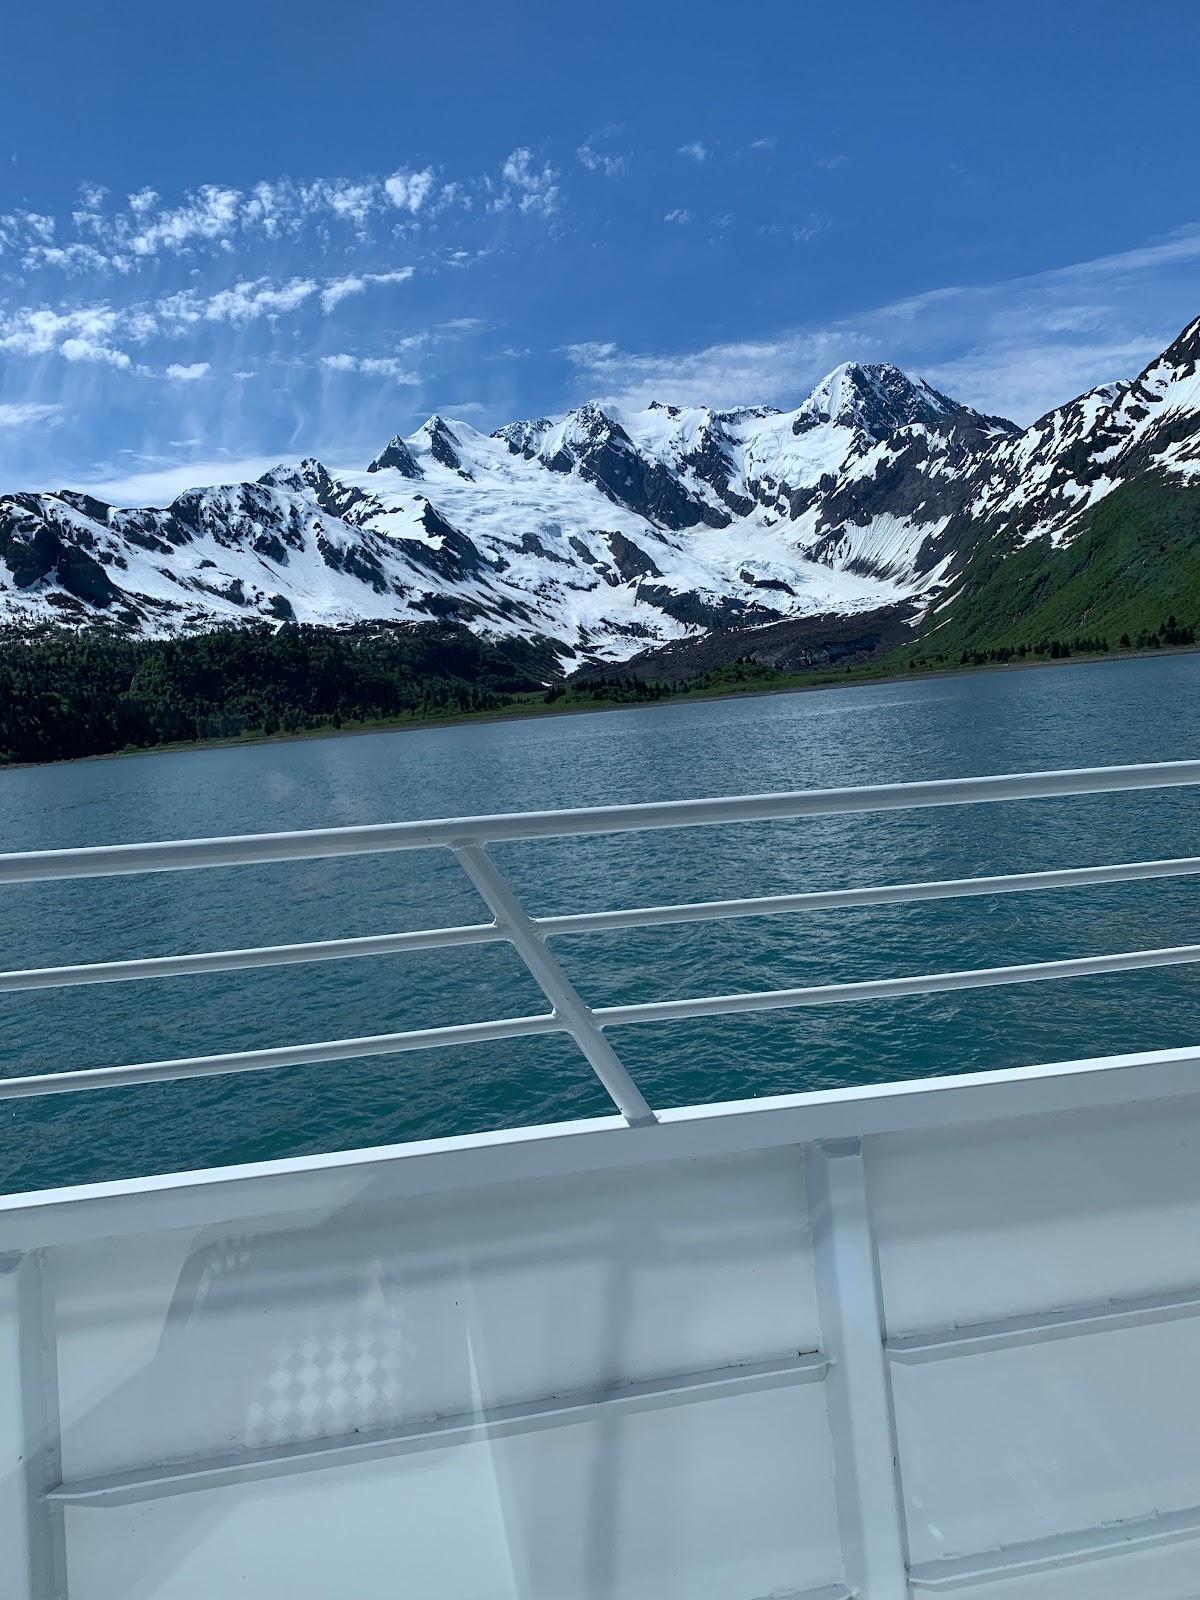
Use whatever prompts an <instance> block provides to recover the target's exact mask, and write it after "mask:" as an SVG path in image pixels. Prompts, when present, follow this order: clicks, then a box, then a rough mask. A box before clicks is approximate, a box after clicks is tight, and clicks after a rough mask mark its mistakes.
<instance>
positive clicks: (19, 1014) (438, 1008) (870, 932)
mask: <svg viewBox="0 0 1200 1600" xmlns="http://www.w3.org/2000/svg"><path fill="white" fill-rule="evenodd" d="M1198 725H1200V655H1190V656H1173V657H1169V658H1162V659H1157V660H1146V661H1127V662H1106V663H1102V664H1097V665H1090V666H1083V665H1080V666H1070V665H1068V666H1062V667H1057V668H1053V669H1047V670H1043V671H1025V672H1005V673H994V674H983V675H973V676H965V677H960V678H954V677H950V678H942V679H925V680H922V681H919V682H913V683H908V682H904V683H898V684H884V685H879V686H874V687H867V688H853V689H845V690H840V689H839V690H830V691H826V692H823V693H820V694H792V695H772V696H761V697H755V698H749V699H743V700H730V701H723V702H712V703H707V704H691V705H678V706H667V707H658V708H653V709H647V710H630V711H620V712H612V713H607V714H603V715H592V716H579V717H569V718H556V719H547V720H543V721H529V722H512V723H499V724H491V725H488V726H475V727H458V728H443V729H429V730H426V731H422V732H405V733H397V734H381V735H374V736H370V737H359V738H353V737H349V738H336V739H322V740H315V741H311V742H297V743H291V744H288V743H281V744H274V745H263V746H258V747H246V748H241V749H231V750H205V751H194V752H186V753H178V754H163V755H147V756H139V757H133V758H129V759H124V760H117V761H98V762H83V763H77V764H73V765H67V766H57V767H44V768H37V769H29V770H23V771H12V772H7V773H2V774H0V849H4V850H21V849H38V848H55V847H64V846H69V845H87V844H109V843H118V842H121V841H124V840H134V839H169V838H187V837H192V836H198V835H203V834H222V833H241V832H254V831H260V830H274V829H287V828H307V827H315V826H321V825H345V824H352V823H366V822H382V821H390V820H395V819H401V818H416V817H436V816H443V815H462V814H464V813H471V812H480V811H509V810H514V811H515V810H523V809H528V808H543V807H553V806H566V805H587V804H603V803H611V802H621V801H638V800H653V799H665V798H671V799H675V798H685V797H688V796H692V795H705V794H737V793H745V792H754V791H762V790H769V789H803V788H810V787H818V786H820V787H824V786H828V785H834V784H853V783H876V782H894V781H899V780H911V779H917V778H944V777H959V776H967V775H971V774H977V773H990V772H1005V771H1020V770H1029V769H1035V768H1046V767H1069V766H1090V765H1105V764H1111V763H1118V762H1133V761H1158V760H1174V759H1181V758H1185V757H1194V756H1196V755H1197V754H1198V753H1200V739H1198V738H1197V734H1196V729H1197V726H1198ZM1198 851H1200V793H1196V792H1193V791H1189V790H1176V791H1167V792H1164V793H1162V794H1158V795H1132V796H1096V797H1091V798H1085V799H1079V800H1065V801H1063V800H1060V801H1038V802H1032V803H1028V802H1027V803H1025V804H1023V805H1006V806H995V807H988V808H986V809H984V808H979V807H973V808H972V807H968V808H965V809H963V810H939V811H930V812H912V813H902V812H897V813H891V814H887V815H881V816H875V817H871V816H866V817H837V818H826V819H814V820H808V821H800V822H794V823H774V824H770V825H759V826H753V827H738V828H722V829H707V830H702V831H701V830H685V831H680V832H677V833H654V834H647V835H644V836H640V837H639V836H636V835H626V836H623V837H619V838H613V839H594V840H574V841H561V842H560V841H546V842H542V843H535V844H527V845H520V846H511V847H507V848H503V849H500V850H498V851H497V852H496V854H497V858H498V859H499V860H500V861H501V864H502V865H503V866H504V867H505V869H506V870H507V871H508V872H509V873H510V874H511V876H512V878H513V880H514V882H515V883H516V885H517V886H518V888H519V889H520V891H521V892H522V893H523V894H524V896H525V899H526V904H527V905H528V906H529V908H530V909H531V910H533V911H536V912H538V913H553V912H561V911H569V910H578V909H593V908H594V909H600V908H603V907H607V906H620V905H636V904H645V903H650V902H661V901H665V900H676V899H678V900H683V899H693V898H717V897H721V896H728V895H746V894H766V893H779V892H786V891H790V890H800V889H815V888H821V887H832V886H837V885H844V884H867V883H875V882H887V881H901V880H909V879H916V878H924V877H957V876H967V875H974V874H981V873H991V872H999V871H1015V870H1022V869H1035V868H1039V867H1049V866H1054V865H1084V864H1088V863H1092V862H1098V861H1108V860H1114V861H1115V860H1128V859H1134V858H1145V857H1150V856H1156V855H1183V854H1194V853H1197V852H1198ZM0 896H2V902H0V903H2V905H3V918H2V921H0V964H2V965H3V967H5V968H10V967H22V966H42V965H52V964H53V965H57V964H61V963H65V962H74V961H85V960H104V959H116V958H119V957H122V956H129V955H133V954H139V953H140V954H169V953H171V952H173V951H188V950H202V949H214V948H218V949H219V948H229V947H230V946H242V945H253V944H266V943H281V942H287V941H292V940H301V939H319V938H325V937H335V936H341V935H353V934H367V933H376V932H380V931H384V930H391V929H402V928H413V927H421V926H428V925H430V924H433V923H438V922H446V923H454V922H464V921H475V920H479V919H481V918H482V917H483V915H484V913H483V911H482V908H481V906H480V905H479V903H478V902H477V901H476V900H475V897H474V894H473V891H472V890H471V889H470V888H469V886H468V885H467V884H466V883H465V881H464V880H463V879H462V878H461V876H460V875H459V873H458V870H457V868H456V867H455V866H454V864H453V862H452V861H451V860H450V859H449V857H445V856H442V855H441V854H439V853H436V852H433V853H429V854H425V853H420V854H415V853H414V854H405V855H398V856H391V857H388V856H381V857H373V858H372V857H364V858H361V859H357V860H350V861H341V862H336V861H335V862H311V863H296V864H288V865H280V866H272V867H250V868H240V869H231V870H223V871H210V872H197V873H176V874H167V875H162V876H150V877H142V878H125V879H109V880H107V881H105V880H100V881H97V882H79V883H57V884H29V885H16V886H10V887H7V888H3V889H0ZM1191 941H1200V895H1198V890H1197V885H1196V884H1195V883H1194V882H1192V881H1188V880H1179V881H1176V882H1174V883H1172V882H1162V883H1152V884H1130V885H1123V886H1119V887H1112V888H1106V889H1089V890H1076V891H1058V892H1055V893H1049V894H1039V895H1020V896H1007V897H997V898H995V899H979V900H968V901H961V902H957V903H956V902H953V901H949V902H943V903H941V904H931V905H925V906H913V907H897V908H873V909H864V910H857V911H845V910H843V911H830V912H823V913H817V914H812V915H807V916H803V917H787V918H774V919H758V920H747V921H740V922H734V923H726V924H712V925H696V926H692V927H685V928H664V929H655V930H644V931H641V932H636V933H629V932H625V933H618V934H613V935H606V936H603V937H592V938H588V939H583V938H571V939H564V940H560V941H558V942H557V948H558V950H559V952H560V954H561V956H562V958H563V960H564V962H565V963H566V965H567V968H568V970H569V971H570V972H571V974H572V975H573V976H574V977H575V978H576V980H577V981H578V983H579V985H580V987H581V988H582V990H583V992H584V994H585V995H586V997H587V998H588V999H589V1000H591V1001H593V1002H594V1003H597V1004H609V1003H611V1004H622V1003H626V1002H630V1001H635V1000H642V999H653V998H663V997H672V996H682V995H689V994H698V993H704V992H709V993H712V992H719V991H728V990H731V989H758V988H774V987H780V986H784V985H794V984H802V983H809V982H822V981H833V980H850V979H856V978H868V977H873V976H886V975H889V974H900V973H905V972H921V971H931V970H935V969H938V968H958V967H970V966H990V965H997V964H1000V963H1008V962H1017V961H1028V960H1038V959H1047V958H1049V957H1052V956H1056V955H1063V956H1066V955H1072V954H1084V953H1090V952H1096V951H1105V950H1117V949H1121V948H1132V947H1137V946H1153V945H1158V944H1174V943H1182V942H1191ZM0 1007H2V1012H0V1015H2V1017H3V1026H2V1028H0V1072H3V1073H6V1074H20V1073H30V1072H37V1071H50V1070H55V1069H64V1068H71V1067H88V1066H105V1065H110V1064H116V1063H120V1062H123V1061H133V1060H154V1059H160V1058H164V1057H171V1056H186V1055H195V1054H202V1053H206V1052H209V1051H215V1050H224V1049H242V1048H245V1049H250V1048H258V1047H263V1046H267V1045H272V1044H283V1043H296V1042H301V1041H306V1040H317V1039H328V1038H336V1037H342V1036H346V1035H355V1034H371V1033H380V1032H387V1031H390V1030H393V1029H400V1028H413V1027H423V1026H430V1025H436V1024H438V1023H444V1022H450V1021H460V1020H475V1019H482V1018H487V1017H492V1016H501V1015H505V1014H517V1013H523V1012H530V1011H538V1010H541V1009H544V1007H543V1002H542V1000H541V997H540V995H539V993H538V992H537V991H536V990H535V988H534V986H533V984H532V981H531V980H530V979H529V978H528V977H527V976H526V975H525V973H524V971H523V969H522V968H521V967H520V965H519V963H518V962H517V960H516V958H515V957H514V956H513V955H512V953H511V952H510V951H508V950H507V949H505V948H502V947H495V948H490V947H488V948H479V949H474V950H467V951H437V952H428V953H425V954H420V955H412V956H391V957H385V958H380V959H374V960H366V961H351V962H342V963H336V964H330V965H326V966H310V967H293V968H290V969H281V970H277V971H273V972H267V971H262V972H247V973H232V974H223V975H215V976H210V977H199V978H184V979H176V980H173V981H164V982H154V983H141V984H121V985H109V986H106V987H102V988H91V989H77V990H58V991H55V990H45V991H42V992H40V993H39V992H34V993H31V994H24V995H22V994H16V995H8V996H5V997H2V998H0ZM612 1037H613V1040H614V1043H615V1044H616V1046H617V1049H618V1051H619V1052H620V1053H621V1055H622V1058H623V1059H624V1060H625V1062H626V1064H627V1065H628V1067H629V1069H630V1071H631V1072H632V1073H633V1074H634V1076H635V1078H636V1079H637V1081H638V1083H639V1085H640V1086H641V1088H642V1089H643V1091H644V1093H645V1094H646V1096H647V1098H648V1099H649V1100H650V1102H651V1104H652V1105H656V1106H660V1107H661V1106H667V1105H681V1104H688V1103H695V1102H701V1101H708V1100H717V1099H724V1098H732V1097H742V1096H749V1095H760V1094H773V1093H780V1092H785V1091H789V1090H797V1089H812V1088H819V1087H827V1086H832V1085H839V1084H855V1083H868V1082H875V1081H880V1080H885V1079H889V1078H898V1077H912V1076H919V1075H925V1074H932V1073H950V1072H959V1071H973V1070H979V1069H982V1068H991V1067H1004V1066H1012V1065H1019V1064H1022V1063H1028V1062H1033V1061H1037V1060H1054V1059H1066V1058H1070V1057H1076V1056H1085V1055H1092V1054H1099V1053H1104V1052H1111V1051H1115V1050H1121V1049H1128V1048H1157V1047H1162V1046H1167V1045H1172V1044H1181V1043H1190V1042H1194V1041H1195V1040H1197V1039H1200V970H1195V969H1191V968H1176V969H1174V970H1170V971H1163V972H1157V973H1145V974H1130V975H1128V976H1122V977H1115V978H1106V979H1094V978H1093V979H1081V980H1077V981H1073V982H1070V983H1063V984H1056V985H1054V986H1053V987H1052V988H1050V987H1043V986H1035V987H1026V988H1015V989H1007V990H1004V989H995V990H990V991H981V992H977V993H973V994H959V995H943V996H933V997H929V998H920V999H909V1000H904V1001H900V1002H893V1003H878V1002H876V1003H874V1004H862V1005H853V1006H835V1007H829V1008H825V1009H822V1010H808V1011H803V1010H802V1011H795V1012H791V1013H782V1012H781V1013H774V1014H770V1015H762V1016H758V1017H734V1018H724V1019H718V1020H709V1021H703V1022H691V1023H681V1024H674V1025H670V1026H666V1025H658V1026H650V1027H638V1028H626V1029H621V1030H618V1031H616V1032H614V1033H613V1035H612ZM608 1109H609V1106H608V1102H607V1100H606V1099H605V1097H604V1095H603V1093H602V1091H601V1090H600V1089H599V1087H598V1085H597V1084H596V1083H595V1080H594V1079H593V1078H592V1077H591V1075H590V1072H589V1071H588V1069H587V1068H586V1066H585V1065H584V1064H583V1063H582V1061H581V1060H580V1059H579V1058H578V1056H577V1054H576V1053H575V1051H574V1049H573V1047H571V1046H570V1045H569V1044H568V1043H566V1042H565V1041H561V1040H557V1039H541V1040H524V1041H515V1042H511V1043H505V1044H498V1045H493V1046H484V1047H476V1048H473V1049H470V1050H462V1051H438V1052H429V1053H427V1054H421V1055H410V1056H400V1057H394V1058H391V1059H388V1058H376V1059H374V1060H366V1061H359V1062H346V1063H334V1064H329V1065H322V1066H316V1067H311V1068H304V1069H296V1068H292V1069H286V1070H283V1071H280V1072H271V1073H261V1074H251V1075H246V1076H242V1077H231V1078H211V1079H204V1080H196V1081H193V1082H183V1083H175V1084H161V1085H153V1086H146V1087H139V1088H131V1089H120V1090H113V1091H105V1092H103V1093H96V1094H90V1095H86V1096H78V1097H74V1096H71V1097H66V1096H60V1097H53V1098H48V1099H46V1100H42V1101H39V1100H28V1101H18V1102H12V1103H0V1118H2V1123H3V1136H2V1137H0V1186H2V1187H3V1188H5V1189H7V1190H14V1189H26V1188H36V1187H42V1186H46V1185H57V1184H63V1183H75V1182H83V1181H89V1180H93V1179H100V1178H116V1177H121V1176H126V1175H130V1174H134V1173H146V1172H160V1171H168V1170H175V1169H181V1168H192V1167H203V1166H211V1165H218V1164H221V1163H225V1162H235V1161H246V1160H254V1159H265V1158H271V1157H278V1156H285V1155H296V1154H301V1153H307V1152H312V1151H317V1150H336V1149H346V1148H352V1147H355V1146H360V1145H368V1144H377V1143H385V1142H390V1141H394V1140H401V1139H407V1138H414V1137H425V1136H433V1135H439V1134H450V1133H461V1132H467V1131H473V1130H478V1129H483V1128H488V1127H495V1126H498V1125H515V1124H522V1123H532V1122H541V1121H546V1120H556V1119H560V1118H566V1117H574V1116H583V1115H592V1114H597V1113H602V1112H604V1111H606V1110H608Z"/></svg>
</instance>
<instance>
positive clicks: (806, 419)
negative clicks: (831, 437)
mask: <svg viewBox="0 0 1200 1600" xmlns="http://www.w3.org/2000/svg"><path fill="white" fill-rule="evenodd" d="M962 409H964V408H963V407H960V406H959V405H958V404H957V402H955V401H954V400H951V399H950V397H949V396H948V395H944V394H942V393H940V391H938V390H937V389H935V388H933V387H932V385H930V384H928V383H926V382H925V380H924V379H923V378H910V377H909V376H908V374H907V373H906V372H902V371H901V369H900V368H899V367H895V366H893V365H892V364H891V362H890V361H880V362H870V363H867V362H861V361H844V362H843V363H842V364H841V365H840V366H837V367H834V369H833V371H832V372H828V373H826V375H825V377H823V378H822V379H821V381H820V383H818V384H817V385H816V387H815V388H814V389H813V390H812V392H811V394H809V396H808V398H807V399H806V400H804V401H803V402H802V403H801V404H800V406H799V407H798V408H797V413H796V424H795V431H796V432H797V433H799V432H802V431H804V429H806V428H809V427H816V426H818V425H819V424H821V423H823V422H832V423H836V424H838V425H839V426H841V427H847V428H858V429H860V430H861V431H862V432H864V433H867V434H869V435H870V436H871V438H873V439H884V438H886V437H887V436H888V434H891V433H895V432H896V431H897V430H898V429H900V428H905V427H910V426H911V425H912V424H913V423H916V422H924V423H936V422H942V421H944V420H945V419H946V418H948V417H950V416H951V415H952V414H953V413H955V412H956V411H959V410H962Z"/></svg>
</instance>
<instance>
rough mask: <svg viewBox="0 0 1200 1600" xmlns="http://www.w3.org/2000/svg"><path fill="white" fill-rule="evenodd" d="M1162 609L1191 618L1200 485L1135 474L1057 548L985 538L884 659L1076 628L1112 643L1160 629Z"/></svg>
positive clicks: (1199, 604) (951, 652) (1196, 586)
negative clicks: (946, 591) (911, 634)
mask: <svg viewBox="0 0 1200 1600" xmlns="http://www.w3.org/2000/svg"><path fill="white" fill-rule="evenodd" d="M1168 617H1174V618H1176V619H1177V621H1178V626H1179V627H1180V628H1181V629H1186V628H1188V627H1197V628H1200V489H1196V488H1191V489H1189V488H1185V487H1184V486H1182V485H1181V484H1178V483H1173V482H1170V481H1166V482H1164V481H1162V480H1159V481H1153V480H1149V479H1142V480H1141V481H1139V482H1137V483H1131V484H1126V485H1125V486H1124V487H1122V488H1120V489H1117V490H1116V491H1115V492H1114V493H1113V494H1111V495H1109V496H1108V498H1107V499H1105V500H1102V501H1101V502H1100V504H1099V505H1098V506H1096V507H1095V509H1094V510H1093V511H1091V512H1090V513H1089V514H1088V516H1087V519H1086V521H1085V524H1084V528H1083V531H1082V532H1081V533H1079V534H1078V535H1077V536H1076V537H1075V538H1074V539H1073V540H1072V541H1071V543H1070V545H1069V546H1067V547H1066V548H1064V549H1055V548H1054V547H1053V546H1052V545H1051V544H1050V542H1049V540H1047V539H1038V540H1036V541H1034V542H1033V543H1032V544H1028V545H1026V546H1024V547H1023V548H1021V549H1019V550H1017V551H1015V552H1013V553H1011V554H1009V555H1007V556H1005V557H1004V559H1003V560H997V558H996V554H995V550H994V547H989V546H988V545H987V544H986V543H985V544H984V545H983V546H981V547H980V548H979V549H977V550H976V552H975V554H974V555H973V556H972V557H971V559H970V561H969V562H968V565H967V568H966V571H965V575H964V580H963V584H962V587H961V589H960V590H959V592H958V594H957V595H956V597H955V599H954V600H953V601H952V602H951V603H950V605H949V606H948V607H947V608H946V609H945V610H944V611H942V612H937V611H935V612H933V613H931V614H930V617H929V619H928V622H927V623H926V626H925V627H924V629H923V630H922V634H921V638H920V640H919V641H918V642H917V643H915V644H912V645H906V646H905V647H904V648H903V649H902V650H901V651H899V652H897V653H896V657H895V658H894V659H897V660H899V661H900V662H905V661H907V660H909V659H914V658H917V659H919V658H922V657H925V658H928V657H929V656H930V655H931V654H937V655H940V656H945V657H946V658H947V659H950V660H957V659H958V658H959V656H960V655H961V654H962V652H964V651H966V652H971V651H983V650H993V649H1004V648H1008V649H1013V650H1016V649H1018V648H1019V647H1020V646H1021V645H1023V644H1024V645H1026V646H1028V647H1030V648H1032V647H1033V646H1034V645H1035V644H1037V643H1038V642H1039V641H1044V640H1063V641H1068V640H1072V639H1075V638H1078V637H1080V636H1083V637H1086V638H1087V639H1092V640H1107V641H1108V643H1109V645H1110V646H1112V647H1116V646H1117V644H1118V643H1119V641H1120V639H1121V636H1122V635H1126V636H1127V637H1128V639H1129V640H1131V641H1133V642H1134V643H1136V642H1137V639H1138V636H1139V635H1146V634H1153V633H1159V634H1161V631H1162V626H1163V623H1164V621H1165V620H1166V619H1167V618H1168Z"/></svg>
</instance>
